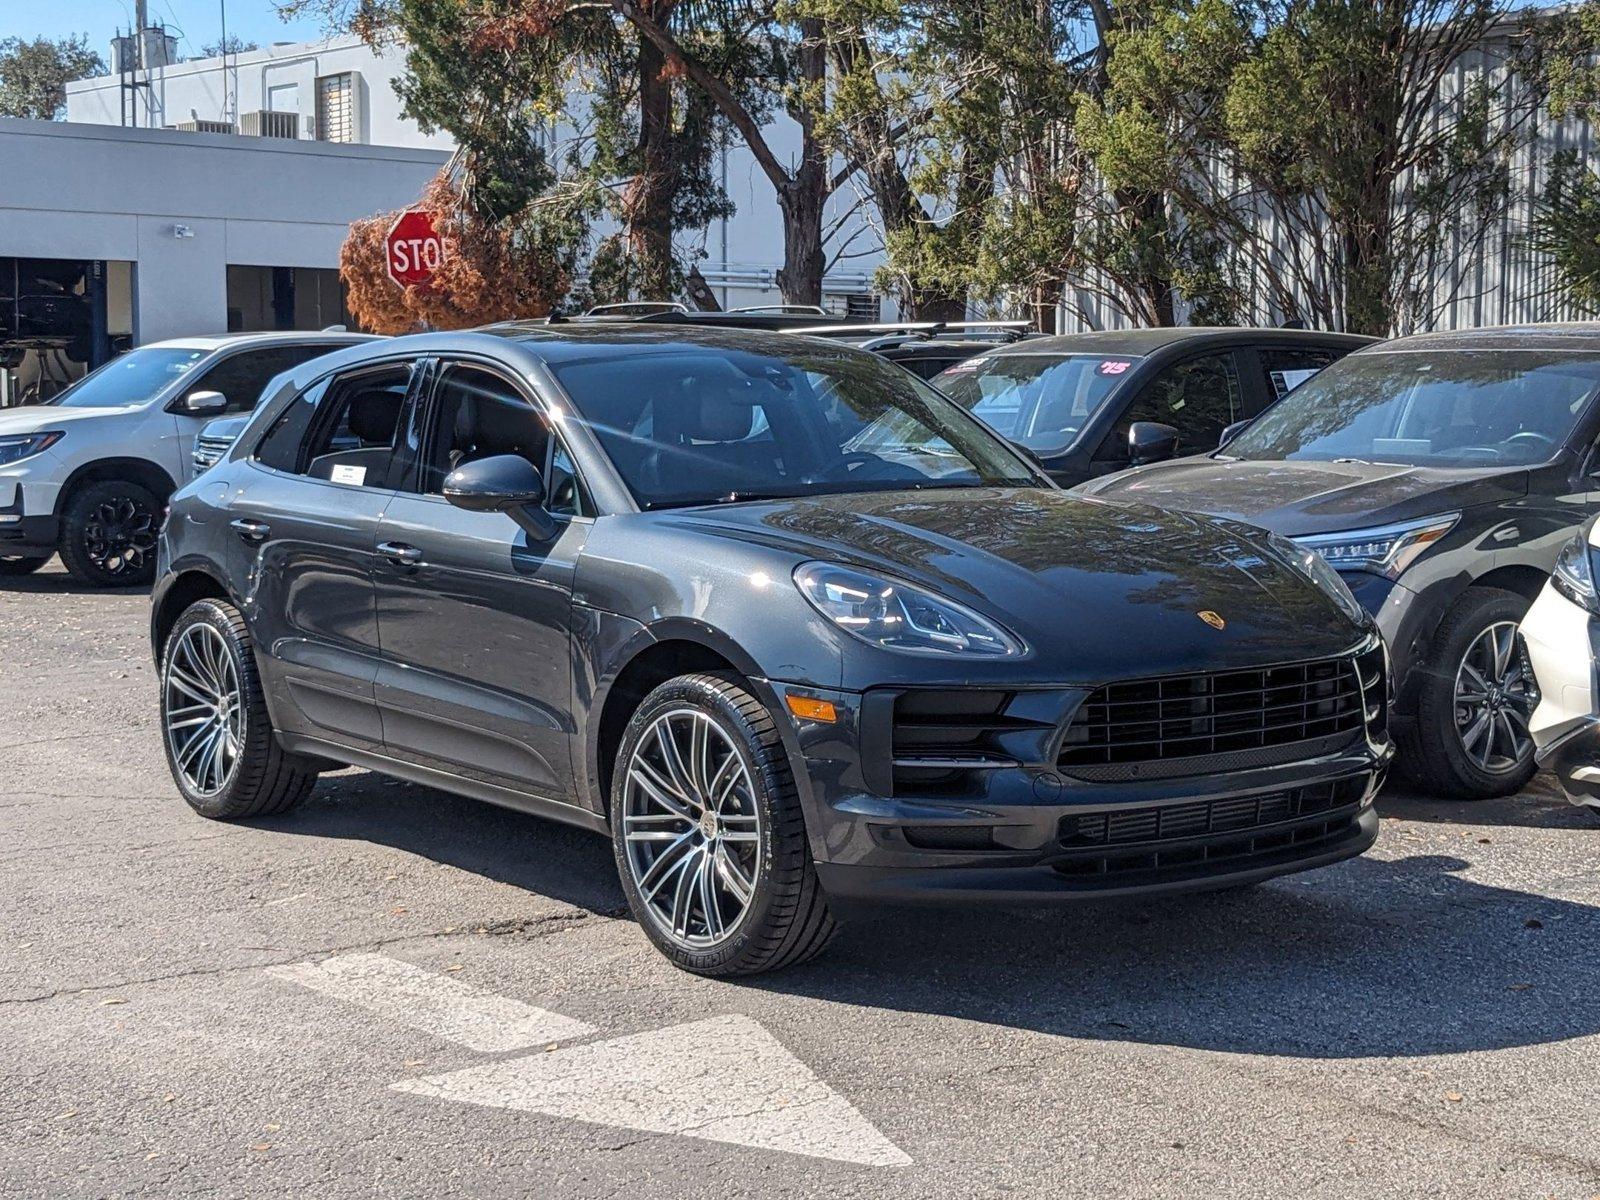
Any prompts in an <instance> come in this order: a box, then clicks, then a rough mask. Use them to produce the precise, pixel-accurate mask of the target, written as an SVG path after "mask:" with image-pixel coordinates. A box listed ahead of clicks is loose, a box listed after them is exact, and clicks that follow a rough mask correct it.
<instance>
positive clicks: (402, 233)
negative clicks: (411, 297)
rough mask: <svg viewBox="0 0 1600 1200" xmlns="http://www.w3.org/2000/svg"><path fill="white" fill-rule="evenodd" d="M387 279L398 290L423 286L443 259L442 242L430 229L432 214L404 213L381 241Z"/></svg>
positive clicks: (431, 227)
mask: <svg viewBox="0 0 1600 1200" xmlns="http://www.w3.org/2000/svg"><path fill="white" fill-rule="evenodd" d="M383 258H384V262H385V264H386V265H387V266H388V268H389V278H390V279H392V280H394V281H395V283H397V284H399V285H400V286H401V287H425V286H426V285H427V283H428V281H429V280H430V279H432V278H433V273H434V272H435V271H437V270H438V269H439V264H440V262H442V261H443V260H444V242H443V241H441V240H440V238H439V231H438V230H437V229H435V228H434V227H433V214H432V213H430V212H423V211H422V210H421V209H412V210H410V211H409V212H403V213H401V214H400V216H399V217H398V218H396V220H395V223H394V224H393V225H391V226H390V227H389V232H388V233H387V234H386V235H385V236H384V239H383Z"/></svg>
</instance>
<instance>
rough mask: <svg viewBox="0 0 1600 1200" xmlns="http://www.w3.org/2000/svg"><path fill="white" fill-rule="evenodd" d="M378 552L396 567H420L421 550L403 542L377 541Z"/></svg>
mask: <svg viewBox="0 0 1600 1200" xmlns="http://www.w3.org/2000/svg"><path fill="white" fill-rule="evenodd" d="M378 554H379V555H380V556H381V557H383V558H386V559H388V560H389V561H390V562H392V563H393V564H394V565H395V566H397V567H420V566H421V565H422V551H421V550H418V549H417V548H416V547H415V546H408V545H406V544H405V543H404V542H379V543H378Z"/></svg>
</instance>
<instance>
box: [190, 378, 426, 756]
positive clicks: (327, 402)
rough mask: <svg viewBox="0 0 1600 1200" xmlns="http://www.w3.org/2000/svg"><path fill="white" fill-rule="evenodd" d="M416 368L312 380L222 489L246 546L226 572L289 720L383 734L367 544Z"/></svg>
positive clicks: (279, 719)
mask: <svg viewBox="0 0 1600 1200" xmlns="http://www.w3.org/2000/svg"><path fill="white" fill-rule="evenodd" d="M413 371H414V367H413V364H412V363H409V362H402V363H388V364H384V365H381V366H376V367H369V368H366V369H364V370H357V371H350V372H347V373H344V374H342V375H338V376H334V377H331V378H329V379H324V380H321V381H319V382H318V383H316V384H314V385H312V386H311V387H310V388H308V389H307V390H306V391H305V392H304V393H302V394H301V395H300V396H299V397H298V398H297V399H296V400H295V401H294V402H293V403H292V404H291V405H290V406H289V408H288V409H287V410H285V412H284V413H283V414H282V415H281V416H280V417H279V418H278V419H277V420H276V421H275V422H274V423H273V426H272V428H271V429H270V430H269V431H268V432H267V434H266V436H265V437H264V438H263V439H262V441H261V444H260V445H259V446H258V447H257V448H256V451H255V453H254V455H253V456H252V458H251V461H250V469H249V470H248V472H247V473H245V474H244V475H243V479H244V482H243V483H242V484H240V485H233V486H232V491H231V492H230V493H229V495H228V496H227V497H226V499H225V509H226V518H225V519H226V520H227V521H228V523H229V533H230V537H229V539H228V544H229V545H231V546H232V547H233V548H234V553H236V554H237V555H239V556H240V560H241V561H239V562H237V563H236V564H235V565H234V569H233V570H231V571H230V575H231V577H232V578H234V579H242V580H246V581H247V587H248V594H247V596H246V600H247V604H246V616H247V619H249V620H250V622H251V626H252V633H253V635H254V637H255V642H256V647H257V651H258V654H259V656H260V664H261V670H262V674H263V677H264V679H263V682H264V683H265V685H266V688H267V692H268V698H269V702H270V704H271V707H272V713H273V718H274V722H275V723H276V724H277V726H278V727H279V728H280V729H282V730H283V731H285V732H289V733H299V734H303V735H306V736H309V737H316V738H320V739H323V740H329V741H334V742H339V743H346V744H351V745H355V746H359V747H366V748H373V749H376V748H378V747H380V746H381V745H382V741H383V730H382V726H381V724H380V722H379V720H378V712H377V706H376V704H375V702H374V699H373V680H374V679H375V678H376V676H377V671H378V625H377V613H376V606H375V601H374V596H373V584H372V577H373V570H374V561H373V555H374V547H375V546H376V545H377V541H378V522H379V519H380V518H381V517H382V516H383V512H384V510H385V509H386V508H387V507H388V506H389V503H390V502H391V501H392V500H393V498H394V490H393V488H392V487H391V486H390V482H389V475H390V471H391V464H392V463H393V461H394V456H395V449H396V445H397V444H398V441H399V438H398V431H399V428H400V424H401V415H402V411H403V409H404V407H405V404H406V399H407V396H408V393H409V391H410V388H411V382H412V375H413ZM201 486H204V485H203V484H202V485H201ZM217 486H219V487H229V486H230V485H228V484H219V485H217Z"/></svg>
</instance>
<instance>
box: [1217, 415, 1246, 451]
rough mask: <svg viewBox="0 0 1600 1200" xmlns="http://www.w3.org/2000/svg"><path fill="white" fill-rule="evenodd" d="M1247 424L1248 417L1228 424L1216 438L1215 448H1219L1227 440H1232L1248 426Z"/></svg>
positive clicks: (1226, 442) (1224, 444)
mask: <svg viewBox="0 0 1600 1200" xmlns="http://www.w3.org/2000/svg"><path fill="white" fill-rule="evenodd" d="M1249 425H1250V418H1246V419H1245V420H1243V421H1235V422H1234V423H1233V424H1232V425H1229V426H1228V427H1227V428H1226V429H1224V430H1223V431H1222V436H1221V437H1220V438H1218V439H1217V449H1218V450H1221V449H1222V448H1223V447H1224V446H1226V445H1227V444H1228V443H1229V442H1231V441H1233V439H1234V438H1236V437H1238V436H1239V435H1240V434H1241V433H1243V432H1244V431H1245V429H1247V428H1248V427H1249Z"/></svg>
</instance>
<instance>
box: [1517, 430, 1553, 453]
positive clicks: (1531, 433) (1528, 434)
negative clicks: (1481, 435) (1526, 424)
mask: <svg viewBox="0 0 1600 1200" xmlns="http://www.w3.org/2000/svg"><path fill="white" fill-rule="evenodd" d="M1518 442H1523V443H1528V442H1535V443H1538V444H1540V445H1543V446H1547V447H1549V448H1550V449H1551V450H1554V449H1555V448H1556V440H1555V438H1553V437H1551V436H1550V435H1549V434H1544V433H1540V432H1539V431H1538V430H1537V429H1524V430H1522V431H1521V432H1520V433H1513V434H1512V435H1511V436H1510V437H1508V438H1507V439H1506V445H1508V446H1514V445H1516V444H1517V443H1518Z"/></svg>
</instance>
